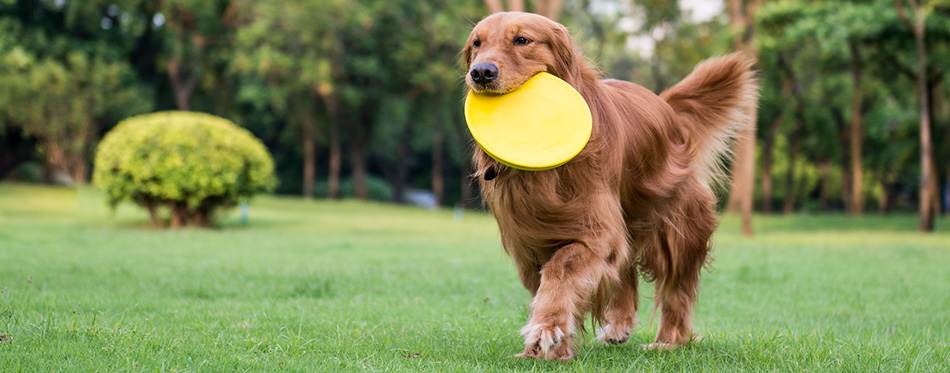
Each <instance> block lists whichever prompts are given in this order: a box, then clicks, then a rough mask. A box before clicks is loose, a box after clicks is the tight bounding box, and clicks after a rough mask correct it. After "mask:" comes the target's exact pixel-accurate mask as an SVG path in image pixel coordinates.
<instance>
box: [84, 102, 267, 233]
mask: <svg viewBox="0 0 950 373" xmlns="http://www.w3.org/2000/svg"><path fill="white" fill-rule="evenodd" d="M273 170H274V163H273V160H272V159H271V157H270V154H268V153H267V149H266V148H265V147H264V145H263V144H262V143H261V142H260V141H259V140H258V139H257V138H255V137H254V136H253V135H252V134H251V133H250V132H248V131H247V130H245V129H243V128H240V127H238V126H237V125H235V124H234V123H232V122H231V121H228V120H227V119H224V118H219V117H215V116H212V115H208V114H201V113H189V112H159V113H154V114H147V115H141V116H137V117H133V118H129V119H127V120H124V121H122V122H121V123H119V125H117V126H116V127H115V128H114V129H113V130H112V131H110V132H109V133H108V134H107V135H106V136H105V137H104V138H103V140H102V143H101V144H100V146H99V151H98V153H97V154H96V169H95V173H94V182H95V184H96V186H98V187H99V188H101V189H103V190H104V191H105V192H106V195H107V196H108V200H109V202H110V203H111V204H112V205H115V204H117V203H119V202H121V201H123V200H131V201H134V202H135V203H137V204H139V205H140V206H142V207H144V208H145V209H147V210H148V212H149V215H151V217H152V221H153V223H154V224H155V225H157V226H164V225H165V224H166V220H169V223H168V224H170V225H171V226H172V227H178V226H181V225H186V224H195V225H199V226H207V225H210V224H211V223H212V218H213V214H214V213H215V212H217V211H218V210H220V209H223V208H228V207H232V206H234V205H235V204H236V203H238V202H240V201H244V200H247V199H249V198H250V197H251V196H253V195H254V194H256V193H260V192H267V191H270V190H272V189H273V188H274V187H275V186H276V182H277V180H276V178H275V177H274V175H273ZM163 206H164V207H166V208H167V209H168V211H169V214H170V217H169V219H165V218H164V217H162V216H161V212H160V211H159V208H160V207H163Z"/></svg>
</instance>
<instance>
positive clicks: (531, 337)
mask: <svg viewBox="0 0 950 373" xmlns="http://www.w3.org/2000/svg"><path fill="white" fill-rule="evenodd" d="M521 335H523V336H524V344H525V346H527V347H528V348H535V349H538V350H541V352H542V354H544V355H547V354H548V351H551V350H554V349H556V348H558V347H559V346H560V345H561V342H562V341H563V340H564V330H562V329H561V327H559V326H554V325H540V324H530V323H529V324H528V325H525V326H524V327H523V328H521Z"/></svg>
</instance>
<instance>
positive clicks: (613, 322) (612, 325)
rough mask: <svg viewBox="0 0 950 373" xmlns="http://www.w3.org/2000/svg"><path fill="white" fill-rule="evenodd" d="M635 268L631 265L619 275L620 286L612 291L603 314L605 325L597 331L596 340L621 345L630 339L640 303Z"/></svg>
mask: <svg viewBox="0 0 950 373" xmlns="http://www.w3.org/2000/svg"><path fill="white" fill-rule="evenodd" d="M637 281H638V278H637V267H636V264H631V265H629V266H628V268H626V269H624V270H622V271H621V273H620V286H619V287H618V288H617V289H616V291H614V293H613V294H612V296H611V298H610V303H608V304H607V311H606V312H605V313H604V319H605V320H604V321H605V322H606V325H604V326H602V327H601V328H600V330H598V331H597V339H599V340H601V341H603V342H605V343H609V344H614V345H617V344H621V343H624V342H626V341H627V340H628V339H630V333H633V329H634V327H636V325H637V323H638V321H637V308H638V306H639V303H640V299H639V294H638V293H637Z"/></svg>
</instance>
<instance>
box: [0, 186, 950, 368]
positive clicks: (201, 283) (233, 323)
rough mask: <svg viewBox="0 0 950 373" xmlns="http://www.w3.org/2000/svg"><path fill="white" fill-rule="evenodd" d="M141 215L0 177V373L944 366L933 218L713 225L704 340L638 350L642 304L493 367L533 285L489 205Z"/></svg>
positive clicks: (347, 205)
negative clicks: (551, 347) (608, 334)
mask: <svg viewBox="0 0 950 373" xmlns="http://www.w3.org/2000/svg"><path fill="white" fill-rule="evenodd" d="M147 220H148V219H147V216H146V215H145V213H144V212H142V211H139V210H137V209H135V208H134V207H133V206H131V205H123V206H120V208H119V209H118V210H117V211H115V212H113V211H110V210H109V209H108V208H107V207H106V206H105V205H104V203H103V200H102V197H101V195H99V194H98V193H97V192H96V191H94V190H92V189H87V188H83V189H79V190H78V191H76V190H70V189H61V188H49V187H36V186H24V185H10V184H0V290H2V293H0V334H2V337H0V371H21V370H22V371H53V370H70V371H185V370H187V371H194V370H197V371H274V370H291V371H340V370H409V371H417V370H428V371H509V370H528V371H540V370H550V369H554V370H568V371H625V370H628V371H643V370H655V371H684V370H685V371H695V370H707V371H732V370H755V371H760V370H780V371H788V370H792V371H799V370H831V371H895V370H905V371H946V370H948V369H950V368H948V367H950V230H948V229H947V227H948V226H950V221H947V220H946V219H942V220H940V221H938V226H939V227H940V228H941V229H940V230H939V231H938V232H937V233H935V234H931V235H921V234H918V233H916V232H915V231H914V228H915V226H916V219H915V218H914V217H913V216H889V217H882V216H870V217H865V218H861V219H855V218H849V217H843V216H794V217H767V216H760V217H757V220H756V224H757V227H756V228H757V236H756V237H755V238H754V239H744V238H741V237H740V236H738V235H737V234H736V232H737V231H738V223H737V222H736V221H734V220H732V219H729V218H727V219H725V220H724V221H723V224H722V228H721V231H720V233H719V234H718V235H717V236H716V240H715V250H714V255H715V261H714V263H713V265H712V270H711V271H709V272H706V273H704V275H703V286H702V291H701V294H700V300H699V305H698V309H697V311H696V315H695V324H696V328H697V331H698V332H699V333H701V334H702V335H703V336H704V339H703V340H702V341H701V342H699V343H695V344H692V345H690V346H688V347H686V348H681V349H678V350H674V351H659V352H658V351H643V350H642V349H641V348H640V345H641V344H644V343H649V342H650V341H652V336H653V333H654V332H655V331H656V327H657V325H656V324H657V323H656V320H654V321H653V322H650V311H651V308H652V300H651V299H650V294H649V293H647V294H644V295H643V297H642V298H641V299H642V304H643V305H644V306H643V307H642V308H643V309H642V310H641V314H640V318H641V320H643V324H641V325H640V328H639V329H638V330H637V332H636V333H635V335H634V336H633V338H632V340H631V342H628V343H627V344H625V345H621V346H606V345H603V344H600V343H598V342H596V341H595V340H594V339H593V337H592V336H591V335H586V336H584V337H583V341H582V342H581V343H580V344H579V346H578V347H579V348H578V351H577V352H578V357H577V358H576V359H575V361H573V362H570V363H557V362H545V361H533V360H531V361H528V360H519V359H513V358H510V357H509V356H510V355H511V354H514V353H516V352H520V350H521V348H522V346H521V343H522V339H521V337H520V335H518V329H519V328H520V327H521V326H522V324H523V323H524V321H525V319H526V316H527V315H526V307H525V305H526V304H527V301H528V294H527V292H526V291H524V290H523V289H522V288H521V285H520V283H519V281H518V280H517V275H516V273H515V270H514V266H513V265H512V264H511V263H510V262H509V260H508V258H507V257H506V256H505V255H504V253H503V251H502V249H501V247H500V243H499V238H498V232H497V228H496V226H495V223H494V220H493V219H492V218H491V217H490V216H489V215H487V214H484V213H479V212H473V211H468V212H466V213H465V214H464V216H463V217H462V219H460V220H459V219H458V218H457V217H456V216H454V214H453V212H452V211H450V210H440V211H427V210H423V209H419V208H414V207H398V206H391V205H383V204H373V203H361V202H354V201H343V202H325V201H303V200H300V199H295V198H285V197H261V198H258V199H255V200H254V201H253V202H252V204H251V208H250V221H249V223H248V224H247V225H242V224H241V222H240V220H239V219H238V217H237V216H236V215H233V214H232V215H228V216H227V217H226V218H225V219H224V220H223V221H222V224H221V226H220V227H218V228H216V229H211V230H192V229H184V230H179V231H161V230H155V229H152V228H149V227H148V226H147ZM643 288H644V289H649V288H651V287H650V286H644V287H643ZM588 329H590V326H589V325H588Z"/></svg>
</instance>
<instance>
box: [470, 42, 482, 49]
mask: <svg viewBox="0 0 950 373" xmlns="http://www.w3.org/2000/svg"><path fill="white" fill-rule="evenodd" d="M472 45H473V46H474V47H475V48H478V47H480V46H482V41H481V40H475V41H474V42H472Z"/></svg>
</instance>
